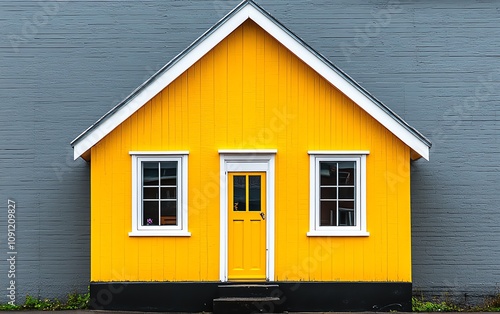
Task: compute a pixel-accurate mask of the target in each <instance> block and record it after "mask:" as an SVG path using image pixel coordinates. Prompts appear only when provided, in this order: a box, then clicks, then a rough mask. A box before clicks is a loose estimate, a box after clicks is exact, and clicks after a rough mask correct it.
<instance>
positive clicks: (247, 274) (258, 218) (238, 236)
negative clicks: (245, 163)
mask: <svg viewBox="0 0 500 314" xmlns="http://www.w3.org/2000/svg"><path fill="white" fill-rule="evenodd" d="M228 181H229V182H228V183H229V184H228V195H229V198H228V204H229V206H228V217H229V221H228V280H266V173H265V172H229V177H228Z"/></svg>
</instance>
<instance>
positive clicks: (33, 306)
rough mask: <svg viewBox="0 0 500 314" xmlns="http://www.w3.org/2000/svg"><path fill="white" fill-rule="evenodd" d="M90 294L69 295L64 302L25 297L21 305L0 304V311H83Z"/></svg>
mask: <svg viewBox="0 0 500 314" xmlns="http://www.w3.org/2000/svg"><path fill="white" fill-rule="evenodd" d="M89 299H90V293H89V292H87V293H84V294H80V293H70V294H69V295H68V297H67V298H66V301H65V302H62V301H60V300H57V299H53V300H49V299H38V298H34V297H32V296H29V295H28V296H27V297H26V300H25V301H24V303H23V304H19V305H10V304H0V311H16V310H17V311H19V310H38V311H58V310H83V309H86V308H87V307H88V303H89Z"/></svg>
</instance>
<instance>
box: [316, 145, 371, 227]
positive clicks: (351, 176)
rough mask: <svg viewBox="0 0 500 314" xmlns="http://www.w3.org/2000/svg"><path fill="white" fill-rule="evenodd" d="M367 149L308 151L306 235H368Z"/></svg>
mask: <svg viewBox="0 0 500 314" xmlns="http://www.w3.org/2000/svg"><path fill="white" fill-rule="evenodd" d="M367 154H368V152H365V151H363V152H321V151H320V152H309V155H310V196H309V197H310V230H309V232H308V233H307V235H308V236H367V235H369V234H368V233H367V232H366V202H365V199H366V187H365V185H366V178H365V176H366V155H367Z"/></svg>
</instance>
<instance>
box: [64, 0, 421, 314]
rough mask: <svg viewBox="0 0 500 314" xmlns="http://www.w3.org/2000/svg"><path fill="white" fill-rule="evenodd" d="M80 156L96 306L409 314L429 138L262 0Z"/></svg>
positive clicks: (246, 5) (170, 71)
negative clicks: (414, 165)
mask: <svg viewBox="0 0 500 314" xmlns="http://www.w3.org/2000/svg"><path fill="white" fill-rule="evenodd" d="M72 145H73V147H74V156H75V159H76V158H79V157H81V158H84V159H85V160H87V161H89V162H90V172H91V174H90V178H91V278H90V280H91V283H90V289H91V298H92V302H91V305H92V307H93V308H96V309H134V310H151V309H153V310H160V311H195V312H201V311H214V312H218V313H223V312H235V311H238V312H241V313H242V312H245V311H246V312H253V311H257V312H259V311H260V312H278V311H303V310H307V311H330V310H335V311H342V310H391V309H396V310H411V281H412V273H411V268H412V267H411V223H410V162H411V161H412V160H415V159H418V158H421V157H422V158H424V159H428V158H429V149H430V146H431V143H430V142H429V141H428V140H427V139H426V138H425V137H424V136H422V135H421V134H420V133H419V132H418V131H416V130H415V129H414V128H412V127H411V126H409V125H408V124H407V123H406V122H405V121H403V120H402V119H401V118H400V117H398V116H397V115H396V114H395V113H394V112H392V111H391V110H390V109H389V108H388V107H386V106H385V105H384V104H382V103H381V102H380V101H378V100H377V99H375V98H374V97H373V96H371V95H370V94H369V93H368V92H367V91H366V90H364V89H363V88H362V87H360V86H359V85H358V84H357V83H356V82H354V81H353V80H352V79H350V78H349V77H348V76H347V75H346V74H344V73H343V72H342V71H340V70H339V69H338V68H337V67H335V66H334V65H333V64H332V63H331V62H330V61H328V60H326V59H325V58H324V57H323V56H321V55H320V54H318V53H317V52H315V51H314V50H313V49H312V48H311V47H310V46H308V45H307V44H306V43H304V42H303V41H302V40H301V39H299V38H298V37H297V36H295V35H294V34H293V33H292V32H291V31H290V30H288V29H287V28H285V27H284V26H283V25H282V24H281V23H280V22H278V21H277V20H276V19H275V18H273V17H272V16H271V15H270V14H268V13H267V12H266V11H265V10H263V9H262V8H261V7H260V6H258V5H257V4H255V3H254V2H253V1H250V0H246V1H243V2H242V3H241V4H239V5H238V6H237V7H236V8H235V9H234V10H232V11H231V12H230V13H229V14H228V15H227V16H226V17H224V18H223V19H222V20H221V21H219V22H218V23H217V24H216V25H214V26H213V27H212V28H211V29H209V30H208V31H207V32H206V33H204V34H203V35H202V36H201V37H200V38H198V39H197V40H196V41H195V42H194V43H193V44H192V45H190V46H189V47H188V48H186V49H185V50H184V51H183V52H182V53H180V54H179V55H178V56H177V57H175V58H174V59H173V60H172V61H170V62H169V63H168V64H167V65H165V66H164V67H163V68H162V69H161V70H160V71H158V72H157V73H156V74H155V75H153V76H152V77H151V78H150V79H149V80H147V81H146V82H145V83H144V84H143V85H141V86H140V87H139V88H137V89H136V90H135V91H134V92H133V93H132V94H131V95H130V96H128V97H127V98H126V99H125V100H123V101H122V102H121V103H119V104H118V105H117V106H116V107H115V108H113V109H112V110H111V111H110V112H108V113H107V114H106V115H105V116H103V117H102V118H101V119H100V120H99V121H97V122H96V123H95V124H94V125H92V126H91V127H90V128H89V129H87V130H86V131H85V132H84V133H82V134H81V135H80V136H78V137H77V138H76V139H75V140H74V141H73V142H72Z"/></svg>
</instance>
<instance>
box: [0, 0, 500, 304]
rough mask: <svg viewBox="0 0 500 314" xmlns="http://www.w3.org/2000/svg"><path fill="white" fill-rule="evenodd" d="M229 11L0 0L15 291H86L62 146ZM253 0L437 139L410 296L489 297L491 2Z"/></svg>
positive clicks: (494, 140) (416, 230)
mask: <svg viewBox="0 0 500 314" xmlns="http://www.w3.org/2000/svg"><path fill="white" fill-rule="evenodd" d="M238 2H239V1H223V0H219V1H207V0H197V1H172V0H170V1H159V0H142V1H140V0H137V1H70V0H67V1H48V0H40V1H35V0H23V1H12V0H11V1H6V0H0V100H1V103H0V204H2V203H3V204H4V205H2V206H1V207H0V208H4V210H0V230H6V224H7V221H6V220H7V219H6V214H7V213H6V210H7V201H8V199H13V200H15V201H16V206H17V227H18V233H17V251H18V255H17V264H16V267H17V268H16V270H17V273H16V275H17V277H16V279H17V281H16V284H17V293H18V297H19V298H21V299H24V296H25V295H26V294H30V295H35V296H40V297H63V296H64V295H66V294H67V293H68V292H71V291H79V292H83V291H85V290H86V287H87V285H88V277H89V267H90V266H89V223H90V217H89V209H88V207H89V167H88V165H87V164H86V163H85V162H83V161H82V160H77V161H73V160H72V158H71V156H72V150H71V147H70V146H69V142H70V141H71V140H72V139H73V138H74V137H75V136H76V135H78V134H79V133H80V132H82V131H83V130H85V129H86V128H87V127H88V126H89V125H90V124H92V123H93V122H94V121H95V120H97V119H98V118H99V117H100V116H101V115H103V114H104V113H105V112H106V111H108V110H109V109H110V108H111V107H112V106H113V105H115V104H116V103H117V102H118V101H120V100H121V99H122V98H124V97H125V96H126V95H127V94H128V93H130V92H131V91H132V90H133V89H134V88H135V87H137V86H138V85H139V84H141V83H142V82H143V81H144V80H145V79H146V78H147V77H148V76H149V75H151V74H152V73H153V72H154V71H155V70H157V69H159V68H160V67H161V66H162V65H163V64H164V63H166V62H167V61H169V60H170V59H171V58H172V57H174V56H175V55H176V54H177V53H179V52H180V51H181V50H182V49H184V48H185V47H186V46H187V45H189V44H190V43H191V42H192V41H193V40H194V39H195V38H197V37H198V36H199V35H200V34H201V33H203V32H204V31H205V30H206V29H207V28H209V27H210V26H211V25H213V24H214V23H215V22H216V21H217V20H218V19H219V18H220V17H222V16H223V15H224V14H225V13H226V12H228V11H229V10H230V9H231V8H232V7H234V6H235V5H236V4H237V3H238ZM258 2H259V4H261V5H263V6H264V7H265V8H266V9H267V10H268V11H270V12H271V14H273V15H274V16H275V17H277V18H278V19H279V20H280V21H282V22H283V23H284V24H285V25H286V26H287V27H289V28H290V29H291V30H292V31H294V32H295V33H296V34H297V35H299V36H300V37H302V38H303V39H304V40H305V41H306V42H308V43H309V44H310V45H311V46H312V47H314V48H315V49H317V50H318V51H319V52H320V53H322V54H324V55H325V56H326V57H327V58H329V59H330V60H332V61H333V62H334V63H335V64H337V65H338V66H339V67H340V68H342V69H343V70H345V71H346V72H347V73H348V74H349V75H350V76H352V77H353V78H354V79H355V80H357V81H358V82H359V83H360V84H361V85H362V86H364V87H365V88H367V89H368V90H369V91H370V92H372V94H373V95H375V96H376V97H378V98H379V99H380V100H382V101H383V102H384V103H386V104H387V105H388V106H389V107H391V108H392V109H393V110H395V111H396V112H397V113H398V114H400V115H401V116H402V117H403V118H404V119H406V120H407V121H408V122H409V123H410V124H411V125H413V126H414V127H416V128H417V129H419V130H420V131H422V132H423V133H424V134H425V135H427V136H428V137H429V138H430V139H431V140H432V141H433V143H434V146H433V148H432V150H431V161H430V162H425V161H417V162H415V163H413V168H412V170H413V171H412V205H413V213H412V219H413V282H414V288H415V290H416V291H419V292H422V293H424V294H426V295H429V296H432V295H439V296H444V295H445V294H447V295H448V296H451V297H454V298H456V299H457V300H460V301H467V302H477V301H479V300H481V298H482V297H483V296H485V295H488V294H492V293H495V292H498V283H499V282H500V263H498V262H497V261H498V260H499V257H500V254H499V251H500V246H499V245H498V243H500V233H499V232H498V231H500V227H499V225H500V224H499V222H500V213H498V211H499V208H498V205H497V204H499V203H500V193H498V192H497V190H498V188H497V184H498V183H500V178H499V176H500V172H499V168H498V166H497V163H498V162H497V160H498V157H497V156H496V155H495V153H496V152H498V151H499V150H500V142H499V140H498V138H499V135H500V115H498V114H497V113H498V112H499V111H498V109H497V108H498V105H497V103H498V101H499V100H500V89H499V88H498V87H499V80H500V58H499V57H498V55H499V54H498V51H500V41H499V40H498V38H500V26H499V25H500V12H499V10H500V9H499V8H500V3H499V2H498V1H493V0H476V1H473V0H469V1H465V0H456V1H440V2H437V1H430V0H428V1H398V0H390V1H385V0H384V1H383V0H371V1H362V0H355V1H348V0H342V1H327V0H306V1H290V0H276V1H262V0H261V1H258ZM0 234H1V232H0ZM4 234H5V231H4ZM6 252H7V246H6V239H5V236H2V237H0V254H2V255H4V256H6ZM2 260H3V258H2ZM0 278H1V279H0V286H1V287H4V286H5V287H6V286H7V263H6V262H1V263H0ZM5 301H7V299H6V296H5V295H2V296H0V302H5Z"/></svg>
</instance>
